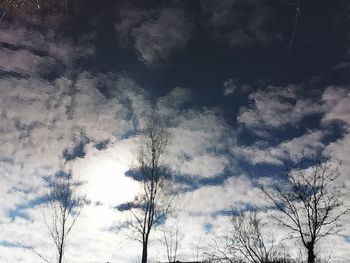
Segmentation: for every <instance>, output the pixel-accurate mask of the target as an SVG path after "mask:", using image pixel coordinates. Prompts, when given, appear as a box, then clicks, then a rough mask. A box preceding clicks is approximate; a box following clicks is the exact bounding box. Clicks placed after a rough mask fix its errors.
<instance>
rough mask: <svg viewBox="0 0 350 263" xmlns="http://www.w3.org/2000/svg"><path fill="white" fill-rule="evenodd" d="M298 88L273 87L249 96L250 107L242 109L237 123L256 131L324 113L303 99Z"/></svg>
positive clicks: (308, 100) (316, 105) (311, 102)
mask: <svg viewBox="0 0 350 263" xmlns="http://www.w3.org/2000/svg"><path fill="white" fill-rule="evenodd" d="M299 90H300V89H299V88H298V87H296V86H293V85H292V86H287V87H285V88H283V87H272V86H269V87H268V88H267V89H266V90H259V91H257V92H254V93H252V94H251V95H250V96H249V99H250V101H251V104H250V106H248V107H242V108H241V110H240V113H239V115H238V116H237V121H238V122H240V123H243V124H244V125H245V126H246V127H248V128H250V129H252V130H253V131H254V129H256V130H258V131H259V130H265V129H269V128H279V127H282V126H284V125H286V124H296V123H298V122H299V121H301V120H302V119H303V118H304V117H307V116H310V115H313V114H317V113H322V112H323V109H322V107H321V105H320V104H318V103H316V102H313V101H312V100H311V99H310V98H303V97H302V96H301V95H300V94H298V93H299Z"/></svg>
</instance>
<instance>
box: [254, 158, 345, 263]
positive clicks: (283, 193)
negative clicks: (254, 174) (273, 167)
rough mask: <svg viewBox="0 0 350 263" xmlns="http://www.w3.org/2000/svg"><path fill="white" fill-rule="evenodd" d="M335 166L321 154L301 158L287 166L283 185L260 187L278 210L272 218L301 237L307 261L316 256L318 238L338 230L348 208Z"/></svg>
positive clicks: (312, 262)
mask: <svg viewBox="0 0 350 263" xmlns="http://www.w3.org/2000/svg"><path fill="white" fill-rule="evenodd" d="M338 168H339V165H338V164H335V163H334V162H331V161H328V160H322V158H314V159H313V160H311V161H310V160H307V159H306V158H302V159H300V160H299V161H297V162H296V164H294V165H292V166H291V167H290V168H288V169H287V175H288V181H287V182H285V183H284V184H283V185H277V184H275V185H273V186H272V187H271V188H265V187H262V188H261V189H262V190H263V192H264V193H265V194H266V196H267V198H268V199H269V200H270V201H271V202H272V204H273V207H274V208H275V209H276V210H277V211H279V212H280V213H279V214H278V215H277V216H274V218H275V220H277V221H278V222H279V223H280V224H281V225H283V226H285V227H287V228H288V229H290V230H291V237H292V238H300V240H301V242H302V244H303V246H304V247H305V249H306V251H307V262H308V263H314V262H315V260H316V255H315V246H316V244H317V242H318V241H319V240H320V239H322V238H324V237H326V236H328V235H332V234H336V233H338V231H339V229H340V226H341V224H340V219H341V217H342V216H343V215H344V214H345V213H347V212H349V209H348V208H346V206H345V205H344V204H343V201H342V199H343V193H342V191H341V189H340V188H339V187H338V186H337V183H336V181H337V178H338V177H339V176H340V173H339V169H338Z"/></svg>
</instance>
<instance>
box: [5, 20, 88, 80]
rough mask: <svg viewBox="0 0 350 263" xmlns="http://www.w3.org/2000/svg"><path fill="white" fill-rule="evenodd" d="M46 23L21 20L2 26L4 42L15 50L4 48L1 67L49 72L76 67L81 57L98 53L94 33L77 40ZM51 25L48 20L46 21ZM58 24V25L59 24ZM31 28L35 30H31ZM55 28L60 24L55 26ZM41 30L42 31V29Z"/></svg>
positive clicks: (29, 71)
mask: <svg viewBox="0 0 350 263" xmlns="http://www.w3.org/2000/svg"><path fill="white" fill-rule="evenodd" d="M43 22H44V21H41V22H38V21H31V20H29V21H27V20H26V21H24V22H23V21H22V23H26V24H25V25H23V24H21V23H20V22H18V21H15V22H12V23H7V22H6V21H2V23H1V25H0V43H3V44H6V45H9V46H10V47H11V49H8V48H1V49H0V53H1V57H2V60H1V63H0V68H1V69H3V70H6V71H18V69H19V70H22V71H25V72H28V73H32V74H33V73H34V74H36V73H38V74H42V73H49V72H50V70H52V69H53V68H59V67H62V66H72V64H74V62H75V61H76V60H78V59H80V58H84V57H89V56H91V55H93V54H94V47H93V45H92V40H93V38H94V36H93V34H90V35H85V36H82V37H81V38H80V39H79V40H78V41H73V40H71V39H68V38H66V37H63V36H62V35H58V34H56V33H55V32H54V30H52V29H48V28H49V27H48V28H46V27H47V26H48V24H45V23H43ZM45 22H48V21H45ZM48 23H50V22H48ZM57 23H58V22H56V24H57ZM30 25H32V28H31V29H30ZM51 25H52V28H54V27H56V26H57V25H54V24H52V23H51ZM38 27H40V29H38Z"/></svg>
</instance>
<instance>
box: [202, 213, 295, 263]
mask: <svg viewBox="0 0 350 263" xmlns="http://www.w3.org/2000/svg"><path fill="white" fill-rule="evenodd" d="M230 221H231V231H229V232H228V234H227V235H225V236H223V237H221V238H220V239H216V240H214V245H213V246H212V247H213V249H214V253H210V254H209V259H210V261H211V262H231V263H234V262H250V263H273V262H289V261H288V260H287V256H286V255H285V254H286V253H283V252H282V251H279V249H278V247H277V245H276V242H275V240H274V237H273V235H272V234H271V233H270V234H269V235H268V236H266V234H264V233H263V231H264V228H265V227H266V223H265V222H263V221H262V219H261V218H260V217H259V216H258V215H257V213H256V212H248V211H247V212H241V213H239V214H238V215H235V213H234V212H232V216H231V218H230Z"/></svg>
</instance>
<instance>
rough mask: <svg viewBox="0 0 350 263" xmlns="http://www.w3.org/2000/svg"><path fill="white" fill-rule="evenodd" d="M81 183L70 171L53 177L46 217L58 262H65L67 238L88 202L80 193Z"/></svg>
mask: <svg viewBox="0 0 350 263" xmlns="http://www.w3.org/2000/svg"><path fill="white" fill-rule="evenodd" d="M80 185H81V183H77V182H74V181H73V180H72V175H71V174H70V173H61V174H60V175H59V176H55V178H54V179H53V181H52V183H51V185H50V189H51V190H50V192H49V193H48V194H47V196H46V203H45V208H44V219H45V224H46V226H47V229H48V231H49V234H50V238H51V239H52V241H53V242H54V244H55V248H56V253H57V261H56V262H57V263H62V262H63V258H64V254H65V248H66V246H67V238H68V236H69V234H70V232H71V230H72V228H73V226H74V225H75V223H76V221H77V219H78V217H79V215H80V212H81V210H82V207H83V205H84V203H85V202H86V201H85V198H82V197H79V195H78V188H79V186H80Z"/></svg>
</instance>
